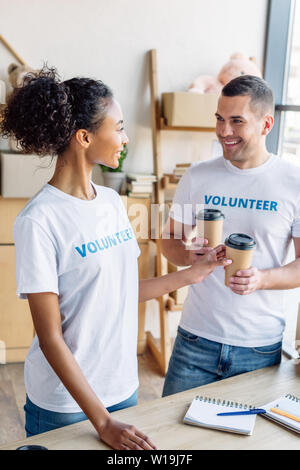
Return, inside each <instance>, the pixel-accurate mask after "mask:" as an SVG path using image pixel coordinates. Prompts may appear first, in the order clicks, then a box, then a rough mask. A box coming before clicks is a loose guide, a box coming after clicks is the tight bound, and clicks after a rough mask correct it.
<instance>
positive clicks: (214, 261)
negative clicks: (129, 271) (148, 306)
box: [139, 245, 231, 302]
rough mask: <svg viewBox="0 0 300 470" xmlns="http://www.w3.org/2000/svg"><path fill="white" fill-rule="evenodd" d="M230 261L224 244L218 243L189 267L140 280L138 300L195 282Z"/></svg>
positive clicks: (157, 295) (148, 298)
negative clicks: (226, 256) (226, 255)
mask: <svg viewBox="0 0 300 470" xmlns="http://www.w3.org/2000/svg"><path fill="white" fill-rule="evenodd" d="M230 263H231V260H228V259H226V258H225V246H224V245H219V246H217V247H216V248H214V249H213V250H211V251H210V252H209V253H207V254H206V255H202V256H199V259H198V260H197V261H195V262H194V264H193V265H192V266H191V267H189V268H186V269H182V270H181V271H177V272H175V273H170V274H166V275H165V276H161V277H156V278H153V279H142V280H140V282H139V302H145V301H146V300H150V299H156V298H157V297H160V296H161V295H163V294H167V293H169V292H173V291H174V290H176V289H179V288H180V287H183V286H187V285H189V284H197V283H199V282H201V281H203V279H204V278H205V277H206V276H208V275H209V274H210V273H211V272H212V271H213V270H214V269H215V268H216V267H217V266H227V265H228V264H230Z"/></svg>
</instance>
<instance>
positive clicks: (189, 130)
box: [159, 117, 216, 132]
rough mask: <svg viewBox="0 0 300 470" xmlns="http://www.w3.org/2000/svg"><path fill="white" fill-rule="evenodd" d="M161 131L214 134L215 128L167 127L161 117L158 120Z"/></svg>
mask: <svg viewBox="0 0 300 470" xmlns="http://www.w3.org/2000/svg"><path fill="white" fill-rule="evenodd" d="M159 128H160V130H161V131H187V132H216V128H215V127H181V126H168V125H167V124H166V123H165V120H164V118H163V117H161V118H160V127H159Z"/></svg>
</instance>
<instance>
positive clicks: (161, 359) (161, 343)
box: [147, 49, 215, 375]
mask: <svg viewBox="0 0 300 470" xmlns="http://www.w3.org/2000/svg"><path fill="white" fill-rule="evenodd" d="M156 57H157V53H156V50H155V49H152V50H150V51H149V72H150V77H149V80H150V93H151V124H152V146H153V167H154V168H153V169H154V173H155V175H156V177H157V182H156V183H155V204H159V205H163V204H164V203H165V196H164V194H165V190H166V189H174V188H175V187H176V184H174V183H171V182H170V180H169V178H168V177H167V176H165V175H164V173H163V166H162V152H161V131H185V132H186V131H191V132H215V128H211V127H172V126H168V125H167V124H166V123H165V120H164V117H163V116H162V106H161V99H160V95H159V93H158V79H157V75H158V74H157V59H156ZM162 215H163V214H162V213H160V217H159V221H158V223H159V235H160V234H161V231H162V228H163V227H162V220H163V217H162ZM156 249H157V251H156V273H157V276H162V275H164V274H167V272H168V266H167V260H166V258H165V257H164V256H163V254H162V252H161V246H160V240H159V239H157V240H156ZM157 301H158V303H159V315H160V338H159V339H155V338H154V337H153V335H152V334H151V332H147V344H148V346H149V348H150V350H151V352H152V354H153V356H154V357H155V359H156V360H157V362H158V364H159V366H160V369H161V372H162V374H163V375H165V374H166V372H167V368H168V364H169V360H170V356H171V341H170V335H169V325H168V313H169V312H174V311H181V310H182V305H178V304H176V303H175V300H174V299H173V298H172V297H170V296H169V295H163V296H162V297H160V298H158V299H157Z"/></svg>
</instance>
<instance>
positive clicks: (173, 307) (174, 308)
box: [166, 297, 183, 312]
mask: <svg viewBox="0 0 300 470" xmlns="http://www.w3.org/2000/svg"><path fill="white" fill-rule="evenodd" d="M166 307H167V309H168V310H169V312H182V307H183V305H182V304H176V303H175V300H174V299H173V298H172V297H169V298H168V300H167V305H166Z"/></svg>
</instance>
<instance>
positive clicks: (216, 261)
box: [187, 245, 232, 284]
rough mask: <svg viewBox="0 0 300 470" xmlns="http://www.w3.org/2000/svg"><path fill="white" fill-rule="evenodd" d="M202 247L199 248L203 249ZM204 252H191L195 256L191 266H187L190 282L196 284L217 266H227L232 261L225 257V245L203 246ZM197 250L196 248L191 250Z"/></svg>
mask: <svg viewBox="0 0 300 470" xmlns="http://www.w3.org/2000/svg"><path fill="white" fill-rule="evenodd" d="M203 248H204V247H202V248H201V250H203ZM204 250H209V251H206V253H205V254H204V253H201V255H202V256H199V254H200V253H199V254H195V253H194V254H193V256H196V257H197V258H196V259H195V260H194V261H193V263H192V266H191V267H190V268H188V270H187V271H189V276H190V284H197V283H199V282H201V281H203V279H204V278H205V277H207V276H208V275H209V274H210V273H211V272H212V271H213V270H214V269H215V268H216V267H218V266H223V267H225V266H228V265H229V264H231V263H232V261H231V260H230V259H227V258H226V257H225V250H226V247H225V245H218V246H217V247H216V248H204ZM193 251H195V252H196V251H197V250H193Z"/></svg>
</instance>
